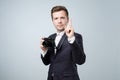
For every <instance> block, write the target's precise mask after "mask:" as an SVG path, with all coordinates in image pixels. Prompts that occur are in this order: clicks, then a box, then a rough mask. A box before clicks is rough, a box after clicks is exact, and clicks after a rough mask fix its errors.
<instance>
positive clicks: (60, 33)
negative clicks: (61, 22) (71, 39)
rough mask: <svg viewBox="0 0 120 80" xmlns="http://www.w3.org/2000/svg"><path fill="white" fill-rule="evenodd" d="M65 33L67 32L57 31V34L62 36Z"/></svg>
mask: <svg viewBox="0 0 120 80" xmlns="http://www.w3.org/2000/svg"><path fill="white" fill-rule="evenodd" d="M64 33H65V32H64V31H62V32H59V33H58V32H57V33H56V34H57V35H60V36H63V34H64Z"/></svg>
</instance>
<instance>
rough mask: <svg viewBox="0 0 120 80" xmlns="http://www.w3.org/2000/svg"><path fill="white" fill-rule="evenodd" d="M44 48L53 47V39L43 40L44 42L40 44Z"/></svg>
mask: <svg viewBox="0 0 120 80" xmlns="http://www.w3.org/2000/svg"><path fill="white" fill-rule="evenodd" d="M42 45H43V46H44V47H55V42H54V39H51V38H44V42H43V43H42Z"/></svg>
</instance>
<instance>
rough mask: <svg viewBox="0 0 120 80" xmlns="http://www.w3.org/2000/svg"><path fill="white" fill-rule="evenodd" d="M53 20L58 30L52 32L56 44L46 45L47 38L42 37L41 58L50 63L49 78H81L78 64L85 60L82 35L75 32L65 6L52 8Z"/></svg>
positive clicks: (66, 79)
mask: <svg viewBox="0 0 120 80" xmlns="http://www.w3.org/2000/svg"><path fill="white" fill-rule="evenodd" d="M51 17H52V22H53V24H54V26H55V28H56V30H57V32H56V33H54V34H51V35H50V36H49V37H48V38H51V39H53V40H54V42H55V46H48V47H46V46H44V45H43V43H44V41H45V38H41V43H40V48H41V50H42V51H43V53H42V54H41V59H42V61H43V63H44V64H45V65H49V64H50V66H49V71H48V78H47V79H48V80H80V78H79V76H78V72H77V64H78V65H81V64H83V63H84V62H85V59H86V56H85V53H84V49H83V40H82V36H81V35H80V34H78V33H75V32H74V29H73V27H72V23H71V20H70V19H69V14H68V10H67V9H66V7H64V6H54V7H53V8H52V9H51Z"/></svg>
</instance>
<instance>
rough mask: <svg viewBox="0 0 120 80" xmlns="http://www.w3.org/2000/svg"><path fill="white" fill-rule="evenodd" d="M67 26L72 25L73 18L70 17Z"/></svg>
mask: <svg viewBox="0 0 120 80" xmlns="http://www.w3.org/2000/svg"><path fill="white" fill-rule="evenodd" d="M67 26H69V27H72V20H71V19H69V21H68V25H67Z"/></svg>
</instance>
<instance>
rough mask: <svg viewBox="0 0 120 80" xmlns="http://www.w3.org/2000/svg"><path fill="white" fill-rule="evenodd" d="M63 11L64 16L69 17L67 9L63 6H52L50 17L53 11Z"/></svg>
mask: <svg viewBox="0 0 120 80" xmlns="http://www.w3.org/2000/svg"><path fill="white" fill-rule="evenodd" d="M62 10H63V11H65V12H66V16H67V17H69V13H68V10H67V8H66V7H65V6H54V7H53V8H52V9H51V18H53V15H52V14H53V13H54V12H58V11H62Z"/></svg>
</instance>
